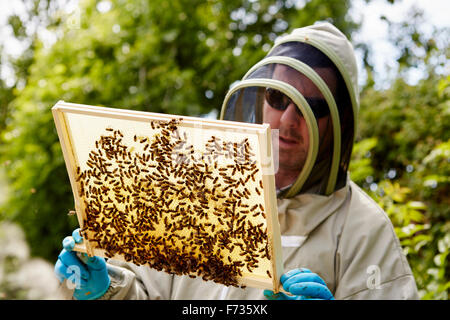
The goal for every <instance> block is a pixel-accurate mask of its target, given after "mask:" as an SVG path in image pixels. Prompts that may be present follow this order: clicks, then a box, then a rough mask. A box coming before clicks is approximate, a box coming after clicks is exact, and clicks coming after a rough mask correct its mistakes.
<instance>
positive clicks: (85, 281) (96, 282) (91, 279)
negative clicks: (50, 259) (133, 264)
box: [55, 229, 110, 300]
mask: <svg viewBox="0 0 450 320" xmlns="http://www.w3.org/2000/svg"><path fill="white" fill-rule="evenodd" d="M82 241H83V238H82V237H81V235H80V229H75V230H74V231H73V232H72V237H66V238H64V240H63V248H64V249H63V250H62V251H61V253H60V254H59V256H58V261H56V264H55V274H56V276H57V277H58V279H59V281H60V282H63V281H64V279H68V280H69V281H70V282H71V283H72V284H73V285H74V287H75V291H74V293H73V296H74V297H75V298H76V299H77V300H93V299H98V298H100V297H101V296H103V295H104V294H105V292H106V291H107V290H108V288H109V284H110V279H109V276H108V271H107V269H106V263H105V259H103V258H101V257H95V256H94V257H88V255H87V254H85V253H76V252H74V251H72V250H73V248H74V247H75V243H81V242H82Z"/></svg>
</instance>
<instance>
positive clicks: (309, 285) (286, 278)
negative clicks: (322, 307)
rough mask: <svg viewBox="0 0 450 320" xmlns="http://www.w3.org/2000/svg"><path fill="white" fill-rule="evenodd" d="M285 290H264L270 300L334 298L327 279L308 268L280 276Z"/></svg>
mask: <svg viewBox="0 0 450 320" xmlns="http://www.w3.org/2000/svg"><path fill="white" fill-rule="evenodd" d="M280 280H281V284H282V285H283V289H284V290H286V291H287V292H289V293H291V294H292V296H289V295H287V294H285V293H283V292H279V293H277V294H274V293H273V291H271V290H264V296H265V297H266V298H267V299H269V300H334V297H333V294H332V293H331V292H330V290H329V289H328V287H327V285H326V283H325V281H323V280H322V278H321V277H319V276H318V275H317V274H316V273H313V272H311V271H310V270H308V269H306V268H300V269H294V270H291V271H289V272H286V273H285V274H283V275H282V276H281V278H280Z"/></svg>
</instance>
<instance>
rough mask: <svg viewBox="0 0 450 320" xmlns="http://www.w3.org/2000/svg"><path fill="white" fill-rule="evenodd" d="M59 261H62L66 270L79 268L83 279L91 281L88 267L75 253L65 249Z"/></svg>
mask: <svg viewBox="0 0 450 320" xmlns="http://www.w3.org/2000/svg"><path fill="white" fill-rule="evenodd" d="M58 261H61V263H63V264H64V265H65V267H66V268H68V267H69V266H77V267H78V268H79V269H80V274H81V277H82V278H84V279H89V272H88V270H87V268H86V265H85V264H83V263H82V262H81V261H80V259H78V257H77V256H76V253H75V252H73V251H67V250H65V249H63V250H62V251H61V253H60V254H59V256H58Z"/></svg>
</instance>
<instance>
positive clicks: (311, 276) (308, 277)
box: [283, 272, 326, 291]
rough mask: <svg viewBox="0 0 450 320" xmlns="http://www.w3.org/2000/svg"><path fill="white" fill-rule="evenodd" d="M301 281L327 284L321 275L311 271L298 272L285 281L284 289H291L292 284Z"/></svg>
mask: <svg viewBox="0 0 450 320" xmlns="http://www.w3.org/2000/svg"><path fill="white" fill-rule="evenodd" d="M300 282H317V283H320V284H323V285H324V286H326V283H325V281H323V280H322V278H321V277H319V275H317V274H316V273H312V272H310V273H298V274H296V275H293V276H292V277H290V278H289V279H287V280H286V281H285V282H284V283H283V289H284V290H286V291H289V287H290V286H291V285H293V284H294V283H300Z"/></svg>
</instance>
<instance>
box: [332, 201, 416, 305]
mask: <svg viewBox="0 0 450 320" xmlns="http://www.w3.org/2000/svg"><path fill="white" fill-rule="evenodd" d="M354 195H355V196H356V197H358V198H359V199H358V201H355V203H356V204H354V205H353V206H352V208H353V210H351V212H349V213H348V215H347V217H346V221H345V222H344V225H343V232H342V236H341V239H340V241H339V244H338V249H337V253H336V264H335V268H336V270H335V272H336V275H337V277H336V278H337V279H338V280H337V284H336V291H335V297H336V299H383V300H403V299H418V298H419V296H418V291H417V286H416V282H415V280H414V277H413V274H412V272H411V268H410V266H409V264H408V261H407V259H406V256H405V254H404V253H403V250H402V248H401V245H400V241H399V240H398V238H397V236H396V234H395V232H394V228H393V226H392V223H391V221H390V220H389V218H388V216H387V214H386V213H385V212H384V211H383V210H382V209H381V208H380V207H379V206H378V205H377V204H376V202H374V201H373V200H372V199H371V198H370V197H369V196H368V195H366V194H364V193H358V194H355V193H354Z"/></svg>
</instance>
